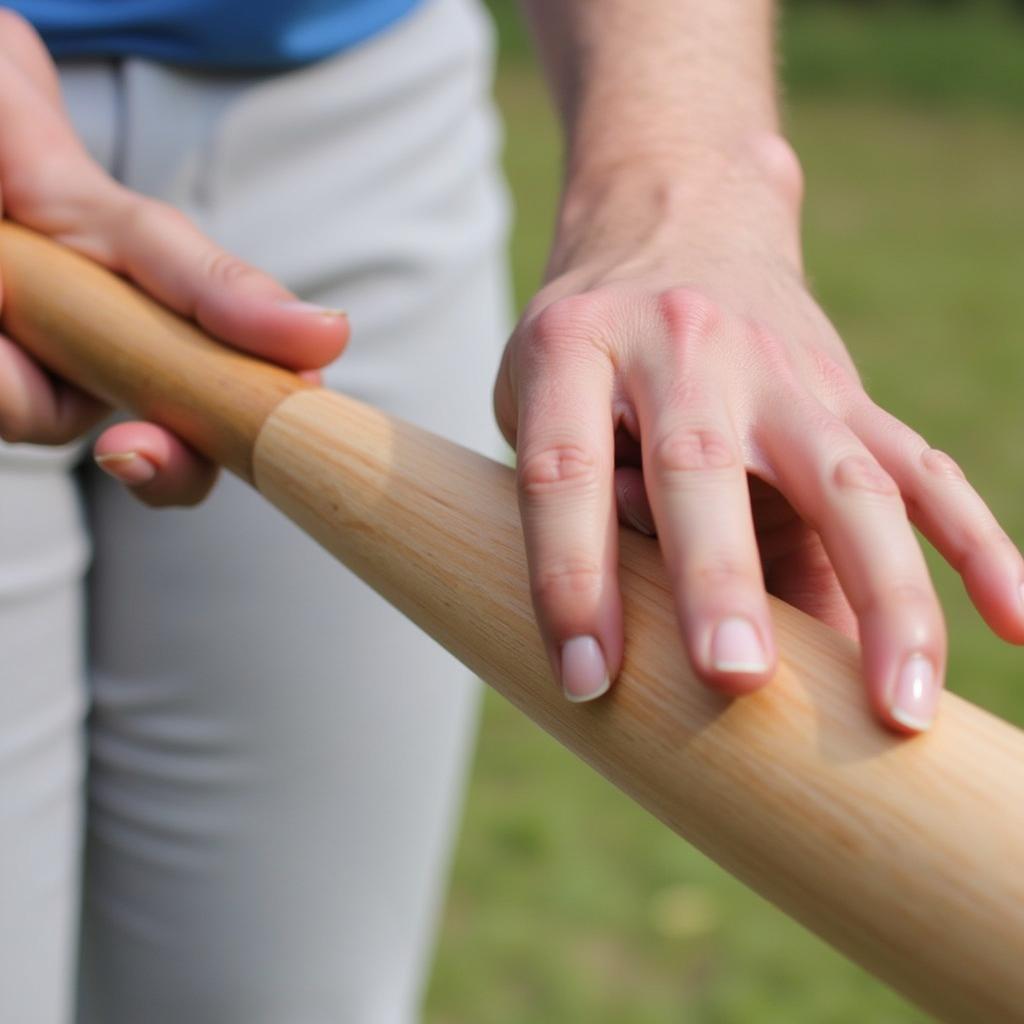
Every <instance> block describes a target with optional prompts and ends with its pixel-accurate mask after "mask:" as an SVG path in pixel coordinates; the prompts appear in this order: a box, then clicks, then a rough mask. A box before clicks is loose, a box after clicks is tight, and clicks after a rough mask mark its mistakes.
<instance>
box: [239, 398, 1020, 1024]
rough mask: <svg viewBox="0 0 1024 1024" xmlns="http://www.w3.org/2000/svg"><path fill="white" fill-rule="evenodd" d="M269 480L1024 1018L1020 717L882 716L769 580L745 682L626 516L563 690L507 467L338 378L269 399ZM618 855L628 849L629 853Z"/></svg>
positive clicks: (842, 643)
mask: <svg viewBox="0 0 1024 1024" xmlns="http://www.w3.org/2000/svg"><path fill="white" fill-rule="evenodd" d="M255 476H256V486H257V487H258V488H259V490H260V491H261V492H262V493H263V494H265V495H266V496H267V497H268V498H269V499H270V500H271V501H272V502H273V503H274V504H275V505H277V506H278V507H279V508H281V509H283V510H284V511H285V512H286V513H287V514H288V515H289V516H290V517H291V518H292V519H293V520H295V521H296V522H297V523H298V524H299V525H300V526H301V527H302V528H303V529H304V530H306V531H307V532H308V533H310V534H311V535H312V536H314V537H315V538H316V539H317V540H319V541H320V543H321V544H323V545H324V546H325V547H326V548H328V549H329V550H330V551H332V552H333V553H334V554H335V555H336V556H337V557H338V558H339V559H340V560H341V561H343V562H344V563H345V564H346V565H348V566H349V567H350V568H352V569H353V570H354V571H355V572H356V573H357V574H358V575H360V576H361V577H362V578H363V579H364V580H366V581H367V582H368V583H369V584H370V585H371V586H372V587H373V588H374V589H375V590H377V591H378V592H379V593H381V594H383V595H384V596H385V597H386V598H387V599H388V600H389V601H391V602H392V603H393V604H395V605H396V606H397V607H398V608H399V609H401V611H403V612H404V613H405V614H406V615H408V616H409V617H410V618H411V619H413V620H414V621H415V622H417V623H418V624H419V625H420V626H421V627H422V628H423V629H425V630H426V631H427V632H428V633H430V634H431V635H432V636H434V637H435V638H436V639H437V640H439V641H440V642H441V643H442V644H443V645H444V646H445V647H447V648H448V649H449V650H450V651H452V652H453V653H454V654H455V655H456V656H457V657H458V658H459V659H460V660H461V661H463V662H464V663H465V664H466V665H468V666H469V667H470V668H472V669H473V671H475V672H476V673H477V674H478V675H479V676H480V677H481V678H483V679H484V680H486V681H487V682H488V683H489V684H490V685H492V686H493V687H495V688H496V689H497V690H499V691H500V692H501V693H502V694H504V696H506V697H507V698H508V699H509V700H511V701H512V702H513V703H514V704H516V705H517V706H518V707H520V708H521V709H522V710H523V711H524V712H525V713H526V714H528V715H529V716H530V717H531V718H533V719H534V721H536V722H538V723H539V724H540V725H541V726H543V727H544V728H545V729H546V730H547V731H548V732H549V733H551V734H552V735H553V736H555V737H556V738H557V739H558V740H560V741H561V742H562V743H564V744H565V745H566V746H567V747H569V748H570V749H571V750H573V751H575V753H577V754H578V755H579V756H580V757H582V758H583V759H584V760H586V761H588V762H589V763H590V764H591V765H593V767H595V768H596V769H597V770H598V771H600V772H601V773H602V774H603V775H605V776H606V777H607V778H608V779H610V780H611V781H612V782H614V783H615V784H616V785H617V786H619V787H620V788H622V789H623V790H625V791H626V792H627V793H628V794H629V795H630V796H632V797H633V798H634V799H635V800H637V801H638V802H639V803H640V804H642V805H643V806H644V807H646V808H647V809H648V810H649V811H651V812H652V813H654V814H655V815H657V816H658V817H659V818H660V819H661V820H662V821H664V822H665V823H666V824H668V825H669V826H671V827H672V828H673V829H675V830H676V831H677V832H678V833H679V834H680V835H682V836H683V837H685V838H686V839H688V840H689V841H690V842H692V843H694V844H695V845H697V846H698V847H699V848H700V849H701V850H703V851H704V852H705V853H707V854H708V855H709V856H710V857H712V858H713V859H714V860H716V861H717V862H718V863H719V864H721V865H723V866H724V867H725V868H727V869H728V870H729V871H731V872H732V873H733V874H735V875H736V876H738V877H739V878H741V879H742V880H743V881H744V882H746V883H747V884H748V885H750V886H751V887H752V888H753V889H755V890H756V891H758V892H759V893H761V894H762V895H763V896H765V897H767V898H768V899H769V900H771V901H772V902H774V903H775V904H776V905H778V906H779V907H780V908H781V909H783V910H784V911H786V913H788V914H790V915H791V916H793V917H794V918H796V919H797V920H799V921H801V922H803V923H804V924H805V925H807V926H808V927H810V928H811V929H813V930H814V931H815V932H817V933H818V934H819V935H821V936H822V937H823V938H825V939H826V940H828V941H829V942H830V943H832V944H833V945H834V946H836V947H837V948H839V949H840V950H842V951H843V952H845V953H846V954H847V955H848V956H850V957H851V958H853V959H854V960H856V961H858V962H859V963H861V964H862V965H863V966H865V967H866V968H868V969H869V970H871V971H872V972H874V973H875V974H877V975H878V976H879V977H881V978H883V979H885V980H886V981H888V982H889V983H890V984H892V985H893V986H894V987H896V988H897V989H899V990H901V991H902V992H904V993H905V994H906V995H907V996H909V997H910V998H911V999H913V1000H915V1001H916V1002H917V1003H918V1004H919V1005H921V1006H922V1007H925V1008H927V1009H929V1010H930V1011H932V1012H933V1013H934V1014H936V1015H937V1016H938V1017H939V1018H940V1019H943V1020H948V1021H956V1022H964V1024H980V1022H988V1021H993V1022H995V1021H998V1022H1017V1021H1024V970H1022V966H1024V871H1022V865H1024V813H1022V800H1024V735H1022V734H1021V732H1020V731H1019V730H1017V729H1015V728H1013V727H1012V726H1010V725H1008V724H1007V723H1005V722H1003V721H1001V720H999V719H997V718H995V717H993V716H991V715H989V714H987V713H986V712H984V711H982V710H980V709H979V708H977V707H974V706H973V705H971V704H969V703H967V702H966V701H963V700H960V699H958V698H957V697H955V696H951V695H946V696H945V697H944V699H943V703H942V708H941V712H940V715H939V720H938V724H937V725H936V726H935V728H934V730H933V731H932V732H931V733H929V734H927V735H924V736H920V737H914V738H910V739H904V738H900V737H897V736H894V735H892V734H889V733H888V732H886V731H885V730H883V728H882V727H881V726H879V725H878V724H877V723H876V722H875V720H874V719H873V718H872V717H871V715H870V713H869V711H868V708H867V703H866V699H865V697H864V689H863V684H862V682H861V680H860V677H859V669H858V652H857V649H856V646H855V645H854V644H853V643H852V642H850V641H848V640H846V639H845V638H843V637H841V636H839V635H838V634H836V633H834V632H833V631H831V630H829V629H827V628H825V627H824V626H822V625H821V624H820V623H818V622H816V621H814V620H813V619H811V618H809V617H808V616H806V615H804V614H803V613H801V612H799V611H796V610H795V609H793V608H791V607H789V606H788V605H785V604H783V603H782V602H779V601H773V603H772V610H773V616H774V621H775V627H776V629H777V631H778V637H779V646H780V650H781V652H782V666H781V669H780V671H779V673H778V676H777V677H776V679H775V680H774V681H773V682H772V684H771V686H770V687H768V688H767V689H766V690H764V691H762V692H760V693H758V694H757V695H755V696H752V697H746V698H743V699H740V700H735V701H729V700H727V699H724V698H722V697H719V696H717V695H715V694H713V693H711V692H710V691H709V690H708V689H707V688H705V687H704V686H703V685H701V684H700V683H699V682H698V681H697V680H696V679H695V677H694V676H693V675H692V673H691V672H690V670H689V668H688V665H687V661H686V658H685V656H684V654H683V651H682V648H681V645H680V642H679V640H678V637H677V629H676V624H675V617H674V612H673V603H672V600H671V597H670V593H669V586H668V582H667V580H666V577H665V574H664V571H663V569H662V563H661V558H660V554H659V552H658V548H657V544H656V542H654V541H652V540H649V539H647V538H644V537H641V536H639V535H638V534H636V533H634V532H632V531H623V533H622V537H621V542H622V583H623V590H624V601H625V611H626V636H627V644H626V659H625V665H624V668H623V671H622V675H621V677H620V679H619V682H618V684H617V685H616V687H614V689H613V691H612V692H611V693H610V694H609V695H608V696H607V697H606V698H603V699H602V700H600V701H598V702H595V703H593V704H583V705H576V704H570V703H568V702H567V701H565V700H564V698H563V697H562V696H561V693H560V692H559V691H558V690H557V689H556V688H555V686H554V683H553V682H552V680H551V677H550V670H549V668H548V664H547V659H546V658H545V656H544V651H543V648H542V646H541V643H540V640H539V638H538V636H537V633H536V627H535V624H534V619H533V613H532V610H531V605H530V594H529V587H528V582H527V576H526V569H525V559H524V556H523V541H522V534H521V530H520V524H519V516H518V511H517V505H516V499H515V493H514V482H513V474H512V472H511V471H510V470H509V469H507V468H506V467H503V466H500V465H498V464H497V463H494V462H492V461H490V460H488V459H485V458H482V457H480V456H477V455H474V454H472V453H469V452H467V451H465V450H464V449H462V448H459V447H458V446H456V445H453V444H449V443H447V442H444V441H442V440H440V439H439V438H437V437H434V436H432V435H430V434H427V433H425V432H423V431H421V430H418V429H416V428H414V427H411V426H409V425H408V424H404V423H401V422H398V421H395V420H394V419H392V418H389V417H388V416H385V415H384V414H383V413H380V412H378V411H376V410H374V409H371V408H369V407H367V406H363V405H361V404H359V403H358V402H355V401H353V400H352V399H349V398H345V397H343V396H340V395H332V394H329V393H326V392H323V391H311V392H308V393H306V394H302V395H295V396H293V397H291V398H289V399H287V400H286V401H285V402H283V403H282V404H281V405H280V406H279V407H278V408H277V410H276V411H275V412H274V413H273V414H272V415H271V416H270V417H269V419H268V420H267V422H266V424H265V426H264V428H263V431H262V433H261V435H260V439H259V442H258V444H257V447H256V455H255ZM623 870H629V867H628V865H623Z"/></svg>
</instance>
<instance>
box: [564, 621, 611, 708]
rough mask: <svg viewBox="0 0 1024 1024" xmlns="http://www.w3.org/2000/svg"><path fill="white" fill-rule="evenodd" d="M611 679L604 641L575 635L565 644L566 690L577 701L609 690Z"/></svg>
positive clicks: (598, 695)
mask: <svg viewBox="0 0 1024 1024" xmlns="http://www.w3.org/2000/svg"><path fill="white" fill-rule="evenodd" d="M610 685H611V680H610V679H609V678H608V666H607V664H606V663H605V660H604V654H603V653H602V652H601V645H600V644H599V643H598V642H597V641H596V640H595V639H594V638H593V637H592V636H575V637H573V638H572V639H571V640H566V642H565V643H564V644H563V645H562V690H563V691H564V692H565V696H566V698H567V699H568V700H571V701H572V702H573V703H574V704H582V703H583V702H584V701H588V700H594V699H595V698H597V697H600V696H601V695H602V694H603V693H607V692H608V687H609V686H610Z"/></svg>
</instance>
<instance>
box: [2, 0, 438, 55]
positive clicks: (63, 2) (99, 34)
mask: <svg viewBox="0 0 1024 1024" xmlns="http://www.w3.org/2000/svg"><path fill="white" fill-rule="evenodd" d="M420 2H421V0H6V3H5V6H7V7H12V8H13V9H14V10H16V11H19V12H20V13H21V14H23V15H24V16H25V17H26V18H27V19H28V20H29V21H30V22H32V24H33V25H35V27H36V29H37V30H38V31H39V33H40V34H41V35H42V37H43V39H44V40H45V41H46V45H47V46H48V47H49V49H50V52H51V53H52V54H53V55H54V56H55V57H57V58H60V57H126V56H134V57H150V58H152V59H154V60H160V61H167V62H170V63H174V64H192V65H197V66H201V67H209V68H239V69H240V68H252V69H257V68H266V69H272V68H284V67H289V66H293V65H296V64H304V63H307V62H309V61H314V60H317V59H319V58H321V57H326V56H329V55H330V54H332V53H337V52H338V51H339V50H343V49H345V48H346V47H348V46H352V45H354V44H355V43H358V42H361V41H362V40H364V39H368V38H369V37H370V36H372V35H374V34H375V33H377V32H380V31H381V30H382V29H384V28H386V27H387V26H388V25H390V24H392V23H393V22H395V21H397V20H398V19H399V18H401V17H402V16H403V15H405V14H407V13H408V12H409V11H410V10H412V9H413V8H414V7H416V6H417V5H418V4H419V3H420Z"/></svg>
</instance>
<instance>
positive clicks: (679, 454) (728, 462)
mask: <svg viewBox="0 0 1024 1024" xmlns="http://www.w3.org/2000/svg"><path fill="white" fill-rule="evenodd" d="M651 461H652V463H653V468H654V471H655V473H657V474H659V475H660V476H676V475H680V474H689V473H692V472H699V471H701V470H716V469H730V468H732V467H733V466H735V465H736V463H737V455H736V449H735V446H734V445H733V444H732V443H731V442H730V440H729V438H728V437H727V436H726V435H725V434H724V433H723V432H722V431H720V430H718V429H716V428H714V427H702V426H695V427H685V428H683V429H680V430H676V431H673V432H672V433H670V434H666V435H665V436H664V437H662V438H660V439H658V440H657V441H656V442H655V443H654V445H653V447H652V450H651Z"/></svg>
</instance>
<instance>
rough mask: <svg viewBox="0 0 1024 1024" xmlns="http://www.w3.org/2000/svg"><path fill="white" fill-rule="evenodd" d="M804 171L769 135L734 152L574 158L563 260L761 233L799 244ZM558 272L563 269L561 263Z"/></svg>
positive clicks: (561, 236) (564, 209) (560, 238)
mask: <svg viewBox="0 0 1024 1024" xmlns="http://www.w3.org/2000/svg"><path fill="white" fill-rule="evenodd" d="M802 202H803V173H802V169H801V166H800V162H799V159H798V157H797V155H796V153H795V152H794V150H793V148H792V147H791V146H790V144H789V143H788V142H787V141H786V140H785V139H784V138H783V137H782V136H780V135H778V134H776V133H772V132H764V133H759V134H756V135H751V136H747V137H745V138H743V139H741V140H740V141H738V142H737V143H736V144H735V145H733V146H732V147H730V148H728V149H720V148H710V147H709V148H707V149H703V150H699V151H698V150H696V149H694V150H690V151H688V152H683V151H678V150H677V151H673V152H669V151H662V152H655V151H648V152H646V153H638V152H631V153H629V154H626V155H621V156H619V157H618V158H617V159H615V158H605V159H598V158H593V157H591V158H588V159H579V158H577V159H574V160H573V161H572V162H571V163H570V166H569V169H568V173H567V176H566V182H565V186H564V189H563V195H562V202H561V206H560V210H559V216H558V222H557V228H556V233H555V239H556V240H555V247H554V254H553V258H552V263H553V264H556V265H557V264H558V263H563V262H565V260H566V258H567V256H568V254H572V255H573V256H574V257H575V256H576V255H578V254H579V253H580V250H581V249H586V248H589V246H590V244H591V243H593V244H597V245H601V246H605V247H607V246H609V245H610V246H622V245H632V244H634V243H636V244H645V245H648V246H649V245H651V244H654V245H655V246H656V245H657V240H658V239H659V238H661V237H665V238H666V241H668V243H669V244H671V245H677V244H678V240H679V238H680V237H684V238H687V239H690V240H703V241H706V242H711V241H713V240H714V239H715V237H716V236H721V237H724V238H727V239H733V238H736V237H737V236H742V237H745V238H748V239H749V238H751V237H753V236H756V237H758V238H760V239H761V240H763V241H765V242H768V243H771V242H772V241H773V240H774V241H775V242H777V243H778V244H780V245H785V246H786V247H787V248H791V247H792V246H793V245H797V246H798V244H799V233H800V211H801V206H802ZM556 270H557V266H556Z"/></svg>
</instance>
